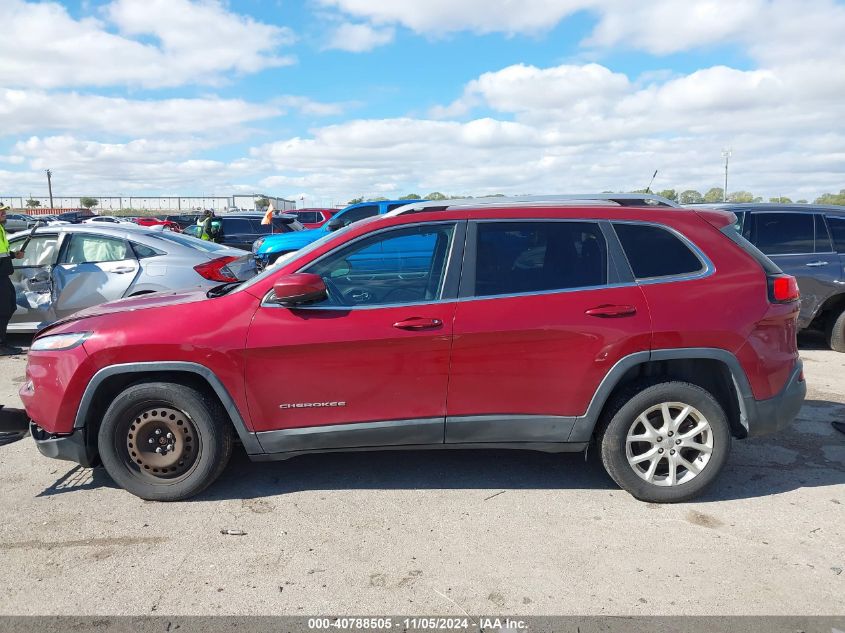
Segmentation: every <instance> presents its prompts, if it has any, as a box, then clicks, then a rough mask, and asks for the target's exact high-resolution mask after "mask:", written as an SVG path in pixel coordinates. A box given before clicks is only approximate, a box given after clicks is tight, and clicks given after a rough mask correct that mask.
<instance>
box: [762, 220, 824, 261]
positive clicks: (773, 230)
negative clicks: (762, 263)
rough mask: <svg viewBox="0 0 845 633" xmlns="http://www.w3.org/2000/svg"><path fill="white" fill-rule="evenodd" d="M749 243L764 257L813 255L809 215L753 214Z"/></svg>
mask: <svg viewBox="0 0 845 633" xmlns="http://www.w3.org/2000/svg"><path fill="white" fill-rule="evenodd" d="M752 217H753V218H754V226H753V228H752V231H751V236H752V238H751V241H752V242H753V243H754V245H755V246H756V247H757V248H759V249H760V250H761V251H763V252H764V253H765V254H766V255H806V254H810V253H813V252H815V223H814V220H813V214H812V213H754V214H752Z"/></svg>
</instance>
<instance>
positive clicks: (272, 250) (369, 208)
mask: <svg viewBox="0 0 845 633" xmlns="http://www.w3.org/2000/svg"><path fill="white" fill-rule="evenodd" d="M416 202H425V200H381V201H378V202H361V203H358V204H352V205H350V206H348V207H346V208H345V209H341V210H340V211H338V212H337V213H336V214H335V215H334V216H333V217H332V219H331V220H329V221H328V222H326V223H325V224H323V226H321V227H320V228H319V229H313V230H311V231H302V232H301V233H289V234H285V235H269V236H266V237H262V238H260V239H259V240H257V241H256V242H255V243H254V244H253V247H252V252H253V253H255V259H256V261H257V262H258V265H259V266H260V267H261V266H267V265H268V264H272V263H273V262H275V261H276V260H277V259H278V258H279V257H281V256H282V255H285V254H286V253H293V252H295V251H298V250H299V249H300V248H302V247H304V246H308V244H311V243H312V242H316V241H317V240H318V239H320V238H321V237H323V236H325V235H326V234H327V233H330V232H331V231H336V230H338V229H340V228H343V227H345V226H349V225H350V224H352V223H353V222H357V221H358V220H363V219H364V218H371V217H373V216H376V215H384V214H385V213H388V212H390V211H393V210H394V209H398V208H399V207H402V206H405V205H406V204H414V203H416Z"/></svg>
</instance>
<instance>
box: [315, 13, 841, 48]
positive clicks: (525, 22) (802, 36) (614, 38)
mask: <svg viewBox="0 0 845 633" xmlns="http://www.w3.org/2000/svg"><path fill="white" fill-rule="evenodd" d="M318 1H319V2H320V4H322V5H323V6H325V7H329V8H330V9H332V10H334V11H335V12H337V13H338V14H340V15H343V16H351V17H353V18H355V19H357V20H359V21H365V22H369V23H371V24H373V25H379V26H381V27H385V26H403V27H405V28H407V29H410V30H412V31H414V32H415V33H418V34H421V35H425V36H428V37H438V36H441V35H444V34H447V33H452V32H459V31H469V32H473V33H504V34H506V35H516V34H528V35H531V34H536V33H542V32H544V31H548V30H550V29H552V28H554V27H555V26H557V25H558V24H559V23H560V22H561V21H562V20H564V19H566V18H567V17H570V16H572V15H573V14H575V13H577V12H579V11H585V12H588V13H590V14H592V15H593V16H595V18H596V26H595V28H594V29H593V32H592V33H591V34H590V35H589V36H588V37H587V38H586V39H585V41H584V42H583V44H584V45H585V46H587V47H594V48H598V49H607V48H611V47H622V48H629V49H639V50H644V51H647V52H649V53H653V54H657V55H665V54H670V53H676V52H679V51H687V50H691V49H695V48H699V47H706V46H711V45H718V44H723V43H734V44H737V45H739V46H741V47H743V48H744V49H745V50H747V51H748V52H749V53H750V54H751V55H752V56H753V57H754V58H755V59H757V60H758V61H761V62H764V63H774V62H776V61H777V62H785V61H787V60H794V59H795V58H797V57H803V58H804V59H809V58H811V57H812V58H814V59H816V60H824V59H829V58H830V56H831V55H833V56H835V57H838V58H840V59H841V58H842V56H843V55H845V49H843V47H841V46H840V45H839V39H840V38H841V33H842V32H843V29H845V7H843V6H842V5H841V4H840V3H837V2H836V0H637V1H636V2H633V1H632V0H462V1H461V2H455V1H454V0H402V1H401V2H384V1H383V0H318Z"/></svg>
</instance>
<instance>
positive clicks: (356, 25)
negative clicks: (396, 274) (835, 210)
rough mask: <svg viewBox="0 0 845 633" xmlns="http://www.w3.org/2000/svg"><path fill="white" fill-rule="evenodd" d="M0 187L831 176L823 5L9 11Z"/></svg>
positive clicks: (820, 186)
mask: <svg viewBox="0 0 845 633" xmlns="http://www.w3.org/2000/svg"><path fill="white" fill-rule="evenodd" d="M0 19H2V22H3V23H4V24H5V25H6V26H5V27H4V33H5V36H4V40H5V46H4V47H3V48H2V49H0V113H2V115H3V118H2V120H3V121H4V125H3V127H2V128H0V130H2V131H0V196H8V195H21V194H23V195H27V194H29V193H30V192H31V193H33V194H35V195H41V194H42V193H43V192H42V191H41V189H44V188H45V187H44V183H43V180H44V179H43V170H44V169H45V168H50V169H52V170H53V172H54V174H55V176H54V178H55V183H56V185H55V186H56V189H57V190H58V191H59V192H60V193H64V194H65V195H70V194H92V195H106V194H110V193H118V192H120V193H124V194H128V193H132V194H148V195H171V194H184V195H190V194H199V193H210V192H215V193H219V194H222V195H225V194H229V193H233V192H238V191H244V192H251V191H264V192H267V193H272V194H276V195H282V196H286V197H295V198H297V199H299V198H300V197H305V198H307V199H308V200H310V201H311V202H312V203H315V204H325V203H329V202H335V203H337V202H342V201H344V200H346V199H348V198H351V197H354V196H359V195H364V196H387V197H392V196H398V195H401V194H404V193H409V192H415V193H421V194H425V193H427V192H429V191H434V190H438V191H444V192H446V193H451V194H467V195H483V194H486V193H498V192H503V193H560V192H581V191H591V190H605V189H613V190H627V189H632V188H637V187H642V186H644V185H645V183H647V182H648V178H650V176H651V174H652V173H653V171H654V170H655V169H657V170H659V174H658V178H657V180H656V182H655V187H656V188H658V189H662V188H677V189H687V188H693V189H698V190H702V191H704V190H706V189H708V188H710V187H713V186H719V185H721V181H722V163H721V156H720V154H721V150H722V149H723V148H728V147H730V148H731V149H732V150H733V164H732V184H733V186H731V185H730V184H729V189H746V190H751V191H753V192H754V193H756V194H758V195H762V196H766V197H767V196H776V195H788V196H791V197H793V198H794V199H799V198H805V199H812V198H814V197H816V196H817V195H819V194H821V193H823V192H826V191H838V190H839V189H842V188H843V187H845V177H843V172H845V156H843V153H842V151H841V147H842V146H843V145H842V140H843V124H842V121H843V120H845V119H844V118H843V116H842V115H843V114H844V113H843V112H842V110H843V106H842V105H841V104H842V103H843V102H844V101H845V100H843V99H842V97H843V96H845V73H842V72H841V68H842V67H843V62H845V59H843V57H845V53H843V49H844V48H845V47H842V46H841V44H840V38H841V33H842V32H845V7H843V5H842V4H841V3H839V2H835V1H834V0H801V1H798V0H732V1H727V0H689V1H686V2H677V1H676V0H648V1H642V2H638V3H636V4H634V3H630V2H624V1H622V0H559V1H558V2H555V1H553V0H522V1H521V2H513V1H512V0H451V1H449V2H447V1H446V0H403V2H386V1H385V0H308V1H306V2H294V1H292V0H280V1H261V0H239V1H234V0H232V1H230V2H221V1H217V0H103V1H99V2H93V1H83V2H79V1H68V2H64V3H60V2H38V3H36V2H27V1H26V0H2V1H0Z"/></svg>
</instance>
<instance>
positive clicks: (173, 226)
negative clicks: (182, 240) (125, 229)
mask: <svg viewBox="0 0 845 633" xmlns="http://www.w3.org/2000/svg"><path fill="white" fill-rule="evenodd" d="M134 222H135V224H137V225H138V226H162V227H164V228H166V229H168V230H170V231H176V232H180V231H181V230H182V226H181V225H179V224H177V223H176V222H171V221H170V220H162V219H161V218H157V217H154V216H148V217H142V218H137V219H135V220H134Z"/></svg>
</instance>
